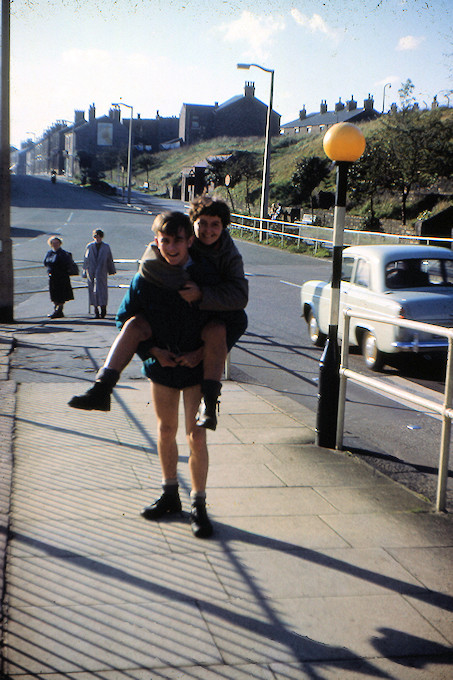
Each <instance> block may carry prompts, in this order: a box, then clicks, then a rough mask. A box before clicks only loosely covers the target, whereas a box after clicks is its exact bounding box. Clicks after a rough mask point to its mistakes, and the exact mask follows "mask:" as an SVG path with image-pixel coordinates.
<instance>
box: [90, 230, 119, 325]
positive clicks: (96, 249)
mask: <svg viewBox="0 0 453 680" xmlns="http://www.w3.org/2000/svg"><path fill="white" fill-rule="evenodd" d="M103 238H104V232H103V231H102V229H95V230H94V231H93V242H92V243H88V244H87V247H86V251H85V257H84V260H83V269H82V276H83V277H84V278H86V279H87V283H88V295H89V301H90V305H93V307H94V316H95V318H96V319H103V318H104V317H105V315H106V314H107V302H108V287H107V276H108V274H116V269H115V265H114V263H113V257H112V251H111V250H110V246H109V245H108V244H107V243H104V242H103V240H102V239H103Z"/></svg>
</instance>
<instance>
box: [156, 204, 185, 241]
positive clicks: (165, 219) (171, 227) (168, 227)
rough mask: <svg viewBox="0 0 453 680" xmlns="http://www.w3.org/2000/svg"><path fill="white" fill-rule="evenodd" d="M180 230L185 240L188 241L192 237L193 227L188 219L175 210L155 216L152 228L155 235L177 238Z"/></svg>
mask: <svg viewBox="0 0 453 680" xmlns="http://www.w3.org/2000/svg"><path fill="white" fill-rule="evenodd" d="M181 228H182V229H183V230H184V234H185V235H186V238H188V239H189V238H190V237H191V236H193V226H192V222H191V221H190V220H189V217H188V216H187V215H185V214H184V213H182V212H178V211H176V210H173V211H172V212H163V213H160V214H159V215H157V217H156V219H155V220H154V222H153V226H152V230H153V232H154V233H155V234H156V235H157V234H158V233H162V234H167V235H168V236H177V235H178V233H179V230H180V229H181Z"/></svg>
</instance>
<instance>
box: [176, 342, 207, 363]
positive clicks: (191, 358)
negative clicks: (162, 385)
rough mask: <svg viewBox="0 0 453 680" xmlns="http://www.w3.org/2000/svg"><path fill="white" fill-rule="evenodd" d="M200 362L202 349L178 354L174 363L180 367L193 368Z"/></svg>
mask: <svg viewBox="0 0 453 680" xmlns="http://www.w3.org/2000/svg"><path fill="white" fill-rule="evenodd" d="M202 360H203V347H200V348H199V349H196V350H194V351H193V352H187V354H180V355H179V356H178V357H176V362H177V363H178V364H179V365H180V366H187V367H188V368H195V366H198V364H199V363H200V361H202Z"/></svg>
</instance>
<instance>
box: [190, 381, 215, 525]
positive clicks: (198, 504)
mask: <svg viewBox="0 0 453 680" xmlns="http://www.w3.org/2000/svg"><path fill="white" fill-rule="evenodd" d="M200 398H201V390H200V386H199V385H196V386H194V387H187V388H186V389H185V390H184V391H183V399H184V414H185V422H186V435H187V442H188V444H189V448H190V457H189V470H190V478H191V483H192V490H191V492H190V501H191V506H192V507H191V511H190V525H191V528H192V532H193V534H194V536H196V537H197V538H209V537H210V536H211V535H212V532H213V528H212V524H211V522H210V520H209V517H208V515H207V512H206V481H207V477H208V467H209V454H208V446H207V443H206V430H205V429H202V428H200V427H197V422H196V415H197V410H198V407H199V404H200Z"/></svg>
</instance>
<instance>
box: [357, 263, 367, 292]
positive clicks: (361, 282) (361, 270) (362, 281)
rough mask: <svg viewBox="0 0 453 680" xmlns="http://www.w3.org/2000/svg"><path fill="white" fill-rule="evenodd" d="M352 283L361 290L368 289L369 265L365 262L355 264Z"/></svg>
mask: <svg viewBox="0 0 453 680" xmlns="http://www.w3.org/2000/svg"><path fill="white" fill-rule="evenodd" d="M354 283H355V284H356V286H362V287H363V288H369V287H370V265H369V262H367V261H366V260H359V261H358V262H357V269H356V272H355V279H354Z"/></svg>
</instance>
